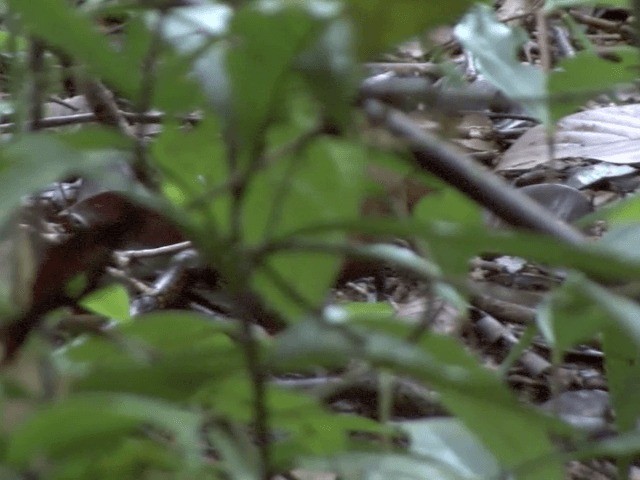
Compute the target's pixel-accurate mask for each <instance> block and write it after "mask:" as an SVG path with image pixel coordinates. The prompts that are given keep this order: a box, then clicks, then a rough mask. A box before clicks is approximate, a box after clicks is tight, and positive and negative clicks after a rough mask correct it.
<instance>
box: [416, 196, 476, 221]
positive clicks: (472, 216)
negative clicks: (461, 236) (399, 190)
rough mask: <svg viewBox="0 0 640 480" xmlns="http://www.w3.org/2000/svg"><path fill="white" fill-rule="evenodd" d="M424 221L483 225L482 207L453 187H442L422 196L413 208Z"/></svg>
mask: <svg viewBox="0 0 640 480" xmlns="http://www.w3.org/2000/svg"><path fill="white" fill-rule="evenodd" d="M413 216H414V217H415V218H416V219H417V220H419V221H422V222H434V221H435V222H451V223H460V224H463V225H468V226H474V225H483V223H484V222H483V220H484V219H483V215H482V209H481V208H480V207H479V206H478V204H477V203H475V202H473V201H472V200H470V199H469V198H468V197H466V196H465V195H463V194H462V193H460V192H459V191H457V190H455V189H454V188H451V187H446V188H441V189H439V190H436V191H434V192H431V193H429V195H426V196H425V197H424V198H422V199H421V200H420V201H419V202H418V204H417V205H416V206H415V207H414V209H413Z"/></svg>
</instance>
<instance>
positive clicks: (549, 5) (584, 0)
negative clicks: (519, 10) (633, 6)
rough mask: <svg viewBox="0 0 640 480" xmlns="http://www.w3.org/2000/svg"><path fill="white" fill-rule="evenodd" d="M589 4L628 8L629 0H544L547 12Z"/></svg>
mask: <svg viewBox="0 0 640 480" xmlns="http://www.w3.org/2000/svg"><path fill="white" fill-rule="evenodd" d="M587 5H594V6H595V5H599V6H605V5H608V6H611V7H622V8H626V7H628V6H629V1H628V0H546V1H545V2H544V10H545V11H547V12H550V11H553V10H557V9H559V8H570V7H578V6H587Z"/></svg>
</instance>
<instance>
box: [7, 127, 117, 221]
mask: <svg viewBox="0 0 640 480" xmlns="http://www.w3.org/2000/svg"><path fill="white" fill-rule="evenodd" d="M113 160H114V157H113V156H112V155H91V154H90V153H89V152H86V153H83V152H79V151H77V150H75V149H73V148H70V147H69V146H67V144H66V142H65V141H64V137H63V138H62V139H61V138H58V137H56V136H52V135H45V134H39V135H29V136H23V137H21V138H20V139H18V140H16V141H15V142H12V143H10V144H8V145H5V147H4V149H3V151H2V152H1V153H0V190H1V191H2V200H3V201H2V204H1V205H0V225H3V224H5V223H6V221H7V219H8V218H9V216H10V215H11V214H12V213H13V211H14V209H15V208H16V207H17V206H18V205H19V204H20V200H21V199H22V197H23V196H25V195H27V194H31V193H33V192H35V191H37V190H40V189H42V188H44V187H45V186H47V185H49V184H50V183H52V182H54V181H56V180H59V179H61V178H63V177H64V176H65V175H68V174H70V173H72V172H73V173H76V174H79V173H81V172H82V171H89V170H91V169H95V168H97V167H98V166H100V167H107V166H108V165H110V164H112V163H113Z"/></svg>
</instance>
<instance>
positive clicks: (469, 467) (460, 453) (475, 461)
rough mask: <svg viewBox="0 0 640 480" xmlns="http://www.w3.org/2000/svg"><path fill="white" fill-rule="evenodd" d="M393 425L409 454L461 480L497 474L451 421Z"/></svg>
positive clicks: (492, 463) (483, 452) (486, 457)
mask: <svg viewBox="0 0 640 480" xmlns="http://www.w3.org/2000/svg"><path fill="white" fill-rule="evenodd" d="M397 425H398V426H399V427H400V428H401V429H402V430H403V431H405V432H406V433H407V434H408V435H409V441H410V447H409V448H410V451H411V452H412V453H415V454H416V455H421V456H423V457H424V458H425V459H428V458H431V459H433V460H435V461H436V462H442V464H443V466H444V465H446V466H448V467H449V468H450V469H451V471H452V472H455V474H456V475H457V476H459V477H461V478H469V477H494V476H495V477H497V476H499V474H500V468H499V465H498V463H497V462H496V459H495V457H494V456H493V455H491V453H489V452H488V451H487V449H486V448H484V447H483V445H482V444H481V443H480V442H479V441H478V439H477V438H476V437H475V436H474V435H473V434H472V433H471V432H470V431H469V430H468V429H467V428H465V426H464V425H463V424H462V423H460V421H458V420H456V419H454V418H430V419H427V420H414V421H403V422H397Z"/></svg>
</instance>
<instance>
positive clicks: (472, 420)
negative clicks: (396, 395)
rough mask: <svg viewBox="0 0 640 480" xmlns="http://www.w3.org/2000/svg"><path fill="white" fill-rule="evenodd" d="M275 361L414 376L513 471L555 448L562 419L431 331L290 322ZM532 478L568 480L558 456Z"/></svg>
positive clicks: (275, 355) (446, 339) (458, 347)
mask: <svg viewBox="0 0 640 480" xmlns="http://www.w3.org/2000/svg"><path fill="white" fill-rule="evenodd" d="M270 358H271V361H272V362H274V363H273V364H274V366H277V367H278V368H282V367H284V368H286V365H290V366H291V365H298V367H299V368H301V367H304V366H307V365H310V364H313V363H316V364H317V363H318V362H320V364H321V365H327V366H329V365H330V366H337V365H338V362H339V361H340V360H342V361H343V362H344V361H348V360H353V359H362V360H367V361H368V362H370V363H371V364H373V365H374V366H383V367H385V368H386V369H389V370H391V371H393V372H395V373H398V374H404V375H410V376H412V377H413V378H417V379H420V380H421V381H424V382H425V383H428V384H429V385H430V386H432V387H433V388H434V389H436V390H437V391H438V392H439V393H440V394H441V396H442V400H443V403H444V405H445V407H446V408H447V409H448V410H449V411H450V412H452V413H453V414H454V415H455V416H457V417H458V418H459V419H460V420H461V421H462V422H463V423H464V424H465V425H466V427H467V428H469V430H470V431H472V432H473V433H474V434H475V435H476V436H477V437H478V438H479V439H480V440H481V441H482V442H483V444H484V445H485V446H486V447H487V448H488V449H489V450H490V451H491V453H492V454H493V455H495V457H496V458H497V459H498V461H499V462H500V464H501V465H502V466H504V467H506V468H516V467H517V466H518V465H520V464H521V463H524V462H527V461H531V460H534V459H537V458H543V457H545V456H546V455H549V454H550V453H552V452H554V450H555V447H554V445H553V443H552V442H551V440H550V438H549V436H548V435H549V432H550V431H552V430H556V431H566V430H567V428H565V427H564V426H560V424H559V423H558V422H555V421H553V420H552V419H547V418H545V417H543V416H542V415H540V414H538V413H537V412H535V411H533V410H529V409H527V408H526V407H524V406H522V405H521V404H520V403H519V402H518V401H517V400H516V399H515V398H514V397H513V395H512V394H511V392H510V391H509V390H508V389H507V388H506V386H504V385H503V384H502V383H501V381H500V380H499V378H498V377H497V376H495V375H493V374H491V373H490V372H488V371H486V370H484V369H483V368H482V367H480V366H479V365H478V363H477V361H476V360H475V359H474V358H472V357H471V356H470V355H469V354H468V353H467V352H465V350H464V348H463V347H462V346H460V345H459V344H457V343H456V342H455V341H454V340H453V339H451V338H447V337H442V336H437V335H430V336H428V337H426V338H424V339H422V341H421V342H420V344H419V345H410V344H407V343H406V342H404V341H403V340H402V339H401V338H395V337H392V336H390V335H383V334H380V333H377V332H376V331H367V330H363V329H356V328H349V327H348V326H346V325H345V326H343V325H340V326H322V325H321V324H320V323H319V321H318V320H315V321H308V322H305V323H301V324H297V325H294V326H292V327H290V328H289V329H288V330H287V331H286V332H285V333H283V334H281V335H280V336H279V337H278V339H277V340H276V345H275V348H274V351H273V353H272V356H271V357H270ZM523 431H526V432H527V436H526V438H525V437H523V436H522V435H521V432H523ZM536 467H537V469H536V470H534V471H532V472H530V474H529V475H528V476H526V478H539V479H543V478H561V477H560V474H561V472H562V465H561V464H560V462H559V461H557V462H556V461H546V463H544V462H542V463H540V464H537V465H536Z"/></svg>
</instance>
